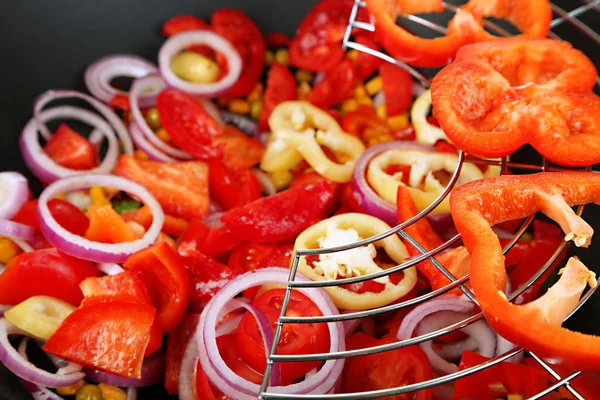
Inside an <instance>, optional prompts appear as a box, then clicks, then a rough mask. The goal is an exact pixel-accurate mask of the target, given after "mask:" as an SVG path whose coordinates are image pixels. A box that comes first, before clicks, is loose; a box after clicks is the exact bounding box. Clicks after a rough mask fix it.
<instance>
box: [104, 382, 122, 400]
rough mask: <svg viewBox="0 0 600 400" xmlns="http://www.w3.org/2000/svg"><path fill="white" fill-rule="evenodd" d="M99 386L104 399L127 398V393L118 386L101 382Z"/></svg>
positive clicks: (116, 399) (118, 399) (117, 399)
mask: <svg viewBox="0 0 600 400" xmlns="http://www.w3.org/2000/svg"><path fill="white" fill-rule="evenodd" d="M98 388H99V389H100V391H101V392H102V399H103V400H125V399H126V398H127V393H126V392H125V391H124V390H123V389H121V388H118V387H116V386H112V385H107V384H106V383H99V384H98Z"/></svg>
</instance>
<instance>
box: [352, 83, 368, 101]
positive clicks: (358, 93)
mask: <svg viewBox="0 0 600 400" xmlns="http://www.w3.org/2000/svg"><path fill="white" fill-rule="evenodd" d="M354 97H355V98H356V99H357V100H360V99H362V98H365V97H369V95H368V94H367V89H366V88H365V85H356V87H355V88H354Z"/></svg>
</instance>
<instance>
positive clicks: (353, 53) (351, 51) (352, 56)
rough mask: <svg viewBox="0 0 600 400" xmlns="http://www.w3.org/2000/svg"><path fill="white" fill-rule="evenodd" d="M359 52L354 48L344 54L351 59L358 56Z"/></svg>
mask: <svg viewBox="0 0 600 400" xmlns="http://www.w3.org/2000/svg"><path fill="white" fill-rule="evenodd" d="M359 54H360V53H359V51H358V50H354V49H352V50H350V51H349V52H348V54H346V56H347V57H348V58H349V59H351V60H356V59H357V58H358V55H359Z"/></svg>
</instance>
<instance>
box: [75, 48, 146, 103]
mask: <svg viewBox="0 0 600 400" xmlns="http://www.w3.org/2000/svg"><path fill="white" fill-rule="evenodd" d="M157 72H158V67H157V66H156V65H154V64H152V63H151V62H150V61H147V60H145V59H143V58H141V57H138V56H134V55H132V54H115V55H110V56H104V57H102V58H100V59H98V60H96V61H94V62H93V63H92V64H90V65H89V66H88V67H87V69H86V70H85V73H84V75H83V78H84V80H85V85H86V86H87V89H88V90H89V92H90V93H91V94H92V95H93V96H94V97H96V98H97V99H99V100H101V101H103V102H105V103H109V102H110V101H111V100H112V99H113V97H115V96H116V95H119V94H120V95H123V96H127V92H124V91H122V90H118V89H115V88H114V87H113V86H112V85H111V84H110V82H111V81H112V80H113V79H114V78H117V77H128V78H134V79H135V78H141V77H144V76H146V75H148V74H155V73H157ZM153 101H154V100H153V98H152V97H148V96H146V97H142V98H141V99H140V104H141V106H142V107H148V106H149V105H151V104H152V102H153Z"/></svg>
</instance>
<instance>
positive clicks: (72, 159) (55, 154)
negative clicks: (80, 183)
mask: <svg viewBox="0 0 600 400" xmlns="http://www.w3.org/2000/svg"><path fill="white" fill-rule="evenodd" d="M44 151H45V152H46V154H47V155H48V157H50V158H51V159H52V160H54V162H56V163H57V164H59V165H62V166H63V167H65V168H70V169H76V170H88V169H92V168H94V167H97V166H98V154H97V153H98V152H97V150H96V146H94V145H93V144H91V143H90V142H89V141H88V140H87V139H86V138H84V137H83V136H81V135H80V134H79V133H77V132H75V131H74V130H73V129H71V128H69V125H67V124H60V126H59V127H58V130H57V131H56V132H55V133H54V135H52V137H51V138H50V140H48V143H46V145H45V146H44Z"/></svg>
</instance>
